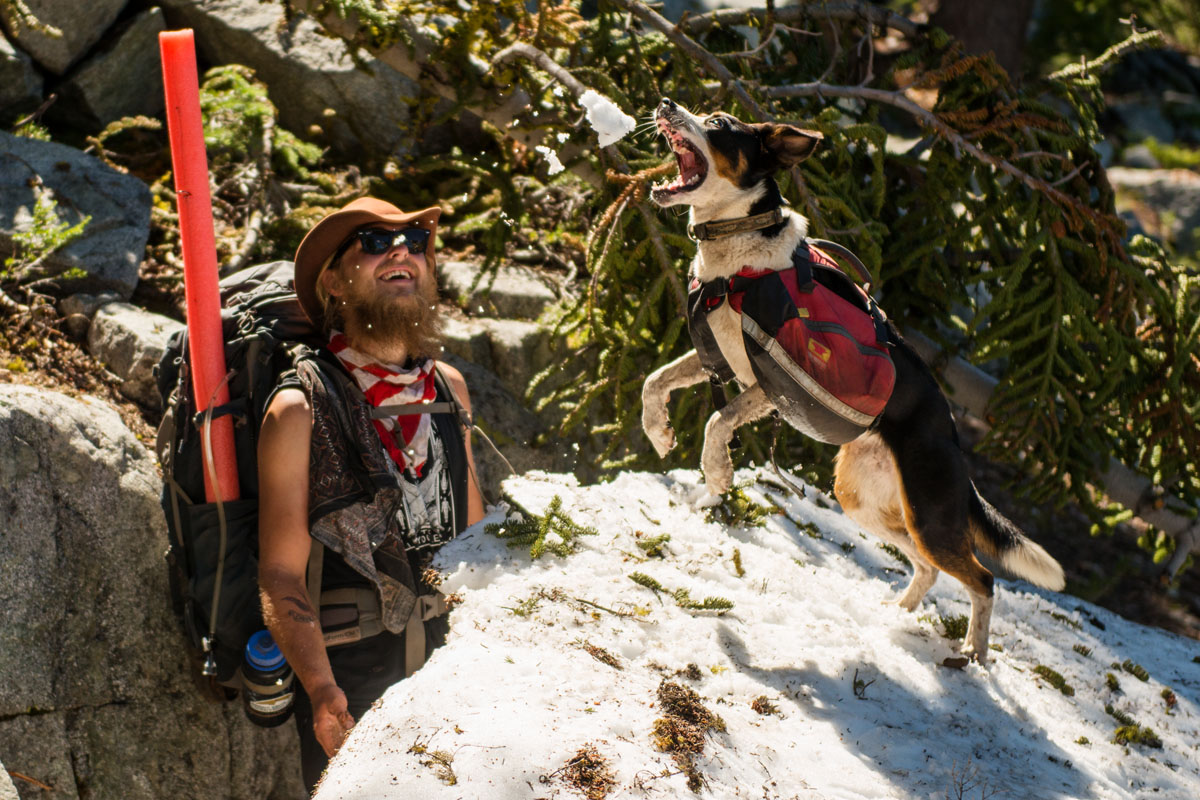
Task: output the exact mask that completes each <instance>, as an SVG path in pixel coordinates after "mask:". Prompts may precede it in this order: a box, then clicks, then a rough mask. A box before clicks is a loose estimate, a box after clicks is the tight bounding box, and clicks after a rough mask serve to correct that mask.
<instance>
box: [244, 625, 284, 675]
mask: <svg viewBox="0 0 1200 800" xmlns="http://www.w3.org/2000/svg"><path fill="white" fill-rule="evenodd" d="M246 661H248V662H250V665H251V666H253V667H255V668H257V669H262V670H272V669H275V668H276V667H278V666H279V665H280V664H282V663H284V658H283V653H282V652H280V650H279V645H277V644H275V640H274V639H273V638H271V632H270V631H259V632H258V633H255V634H254V635H252V636H251V637H250V641H248V642H246Z"/></svg>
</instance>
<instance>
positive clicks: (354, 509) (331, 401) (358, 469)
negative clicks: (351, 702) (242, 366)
mask: <svg viewBox="0 0 1200 800" xmlns="http://www.w3.org/2000/svg"><path fill="white" fill-rule="evenodd" d="M285 385H291V386H296V387H297V388H300V389H302V390H303V391H304V393H305V395H306V396H307V397H308V400H309V403H310V405H311V407H312V415H313V425H312V444H311V447H310V455H309V507H308V522H309V531H310V533H311V535H312V537H313V538H314V539H316V540H317V541H318V542H320V543H321V544H322V545H324V547H325V548H326V550H327V551H332V552H333V553H336V554H337V556H340V560H341V561H343V562H344V565H345V567H349V569H348V570H347V569H345V568H344V567H343V566H342V565H341V564H339V563H338V561H339V559H338V558H333V557H330V556H329V553H328V552H327V553H326V558H327V565H326V567H325V568H324V571H323V575H322V587H323V588H333V586H334V585H335V584H340V586H338V588H341V586H345V585H353V584H354V583H355V582H356V578H357V580H358V581H359V582H360V583H361V582H365V584H366V585H370V586H374V587H375V588H376V589H377V591H378V595H379V600H380V621H381V622H382V623H383V626H384V628H386V629H387V630H389V631H392V632H393V633H399V632H400V631H402V630H404V627H405V624H406V623H407V622H408V620H409V617H410V615H411V614H412V611H413V608H414V606H415V604H416V602H417V598H418V596H420V595H426V594H432V593H433V591H434V590H433V588H432V587H431V586H429V585H428V584H427V583H426V582H425V581H424V580H423V579H422V577H421V573H422V571H423V569H424V567H426V566H427V565H428V562H429V561H430V559H431V558H432V556H433V554H434V553H435V552H436V551H437V550H438V548H440V547H441V546H442V545H443V544H445V543H446V542H448V541H450V540H451V539H453V538H454V536H455V535H457V534H458V533H459V532H460V531H461V530H462V529H463V528H465V527H466V520H467V512H466V505H467V503H466V500H467V463H466V449H465V444H464V441H463V435H462V430H461V429H460V427H459V423H458V420H456V419H455V418H454V417H453V415H450V414H435V415H434V417H433V423H434V424H433V433H432V435H431V437H430V457H429V459H428V460H427V462H426V464H425V467H424V470H423V473H422V474H421V475H414V474H412V473H411V472H408V471H405V472H401V471H400V470H399V468H398V467H397V465H396V463H395V462H394V461H393V460H392V459H391V458H390V457H389V456H388V454H387V451H386V450H385V449H384V447H383V443H382V442H381V441H380V439H379V434H378V432H377V431H376V429H375V427H374V425H372V423H371V417H370V412H371V406H370V405H369V404H368V403H367V402H366V401H365V400H364V399H362V398H361V396H359V395H358V393H356V392H355V391H354V390H353V389H354V387H353V380H352V379H351V378H350V377H349V376H348V375H346V374H345V372H344V371H343V370H342V369H341V367H340V366H336V365H332V364H330V363H328V361H327V360H325V359H321V360H319V361H304V362H301V363H300V364H299V365H298V366H297V369H296V372H295V375H294V378H290V379H286V380H285V381H283V382H282V383H281V387H282V386H285ZM437 389H438V394H437V399H438V400H446V399H449V398H448V397H447V395H448V394H449V393H450V391H451V390H450V389H449V387H448V386H447V385H446V384H445V382H444V381H443V380H442V379H441V376H440V375H438V379H437Z"/></svg>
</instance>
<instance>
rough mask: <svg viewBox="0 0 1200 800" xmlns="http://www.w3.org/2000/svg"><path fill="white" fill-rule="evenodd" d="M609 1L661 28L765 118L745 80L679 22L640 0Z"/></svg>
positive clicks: (759, 118) (756, 114)
mask: <svg viewBox="0 0 1200 800" xmlns="http://www.w3.org/2000/svg"><path fill="white" fill-rule="evenodd" d="M609 1H610V2H611V3H612V4H613V5H615V6H617V7H619V8H623V9H624V10H626V11H628V12H629V13H631V14H633V15H634V16H635V17H637V18H638V19H640V20H642V21H643V22H645V23H647V24H648V25H650V26H651V27H652V28H654V29H656V30H658V31H659V32H660V33H662V34H663V35H664V36H666V37H667V39H669V40H670V41H671V42H673V43H674V44H675V46H676V47H678V48H679V49H680V50H682V51H683V52H684V53H686V54H687V55H688V56H690V57H691V58H693V59H695V60H696V61H697V62H698V63H700V64H701V65H702V66H703V67H704V69H705V70H706V71H707V72H708V73H709V74H711V75H712V76H713V77H714V78H716V79H717V80H719V81H720V82H721V85H722V86H724V87H727V88H728V89H729V90H730V91H732V92H733V95H734V97H736V98H737V100H738V102H739V103H741V104H742V107H743V108H745V109H747V110H749V112H750V114H751V116H753V117H754V119H755V121H762V120H763V119H766V114H765V113H764V112H763V110H762V108H761V107H760V106H759V105H758V103H757V102H756V101H755V100H754V98H752V97H751V96H750V95H749V93H747V92H746V89H745V87H744V86H742V82H741V81H739V80H738V79H737V78H735V77H734V76H733V73H732V72H730V71H729V69H728V68H727V67H726V66H725V65H724V64H722V63H721V61H720V60H719V59H718V58H717V57H716V56H714V55H713V54H712V53H710V52H709V51H708V50H706V49H704V48H703V47H701V46H700V45H699V44H697V43H696V41H695V40H694V39H692V38H691V37H690V36H688V35H687V34H685V33H683V32H682V31H681V30H680V29H679V28H678V27H677V26H675V25H672V24H671V23H670V22H669V21H668V20H667V19H666V18H665V17H663V16H662V15H661V14H659V13H658V12H657V11H654V10H653V9H650V8H647V7H646V6H644V5H642V4H641V3H639V2H637V0H609Z"/></svg>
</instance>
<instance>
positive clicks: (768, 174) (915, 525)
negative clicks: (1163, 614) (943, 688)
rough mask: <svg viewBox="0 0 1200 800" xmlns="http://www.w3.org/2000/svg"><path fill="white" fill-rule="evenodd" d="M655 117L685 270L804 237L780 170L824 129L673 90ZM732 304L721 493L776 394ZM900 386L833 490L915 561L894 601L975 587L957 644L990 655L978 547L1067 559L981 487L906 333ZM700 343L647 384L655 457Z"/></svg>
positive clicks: (665, 197) (1024, 564) (986, 586)
mask: <svg viewBox="0 0 1200 800" xmlns="http://www.w3.org/2000/svg"><path fill="white" fill-rule="evenodd" d="M655 119H656V122H657V124H658V129H659V131H660V132H661V133H662V134H663V135H664V136H665V137H666V138H667V140H668V141H669V142H670V145H671V148H672V150H673V151H674V152H675V156H676V159H677V161H678V164H679V176H678V177H677V178H676V179H674V180H673V181H670V182H669V183H664V184H660V185H658V186H655V187H654V188H653V191H652V194H651V197H652V199H653V200H654V202H656V203H657V204H658V205H660V206H664V207H667V206H675V205H687V206H690V223H691V224H690V225H689V232H691V233H692V235H693V237H694V238H696V239H697V240H698V242H699V243H698V252H697V254H696V258H695V260H694V261H693V262H692V266H691V277H692V278H693V279H696V280H698V281H699V282H701V283H704V282H708V281H712V280H714V279H719V278H729V277H731V276H733V275H735V274H736V273H737V272H738V271H739V270H740V269H742V268H743V267H745V266H747V265H750V266H753V267H754V268H755V269H759V270H764V269H766V270H785V269H788V268H790V267H791V266H792V252H793V250H795V249H796V247H797V245H799V244H800V243H801V242H802V241H803V240H804V239H805V236H806V234H807V229H808V221H807V220H806V219H805V218H804V217H803V216H801V215H800V214H798V213H796V212H795V211H792V210H791V209H790V208H788V207H787V206H786V204H785V203H784V201H783V198H782V196H781V195H780V193H779V188H778V186H777V185H776V183H775V179H774V178H773V177H772V176H773V174H774V173H775V172H776V171H778V170H780V169H787V168H790V167H792V166H793V165H795V164H797V163H798V162H800V161H802V160H803V159H805V158H807V157H808V156H809V155H811V154H812V152H813V150H815V149H816V147H817V144H818V143H819V141H820V139H821V135H820V134H819V133H814V132H812V131H806V130H803V129H801V128H797V127H795V126H792V125H787V124H781V123H763V124H757V125H751V124H746V123H743V122H741V121H739V120H737V119H735V118H734V117H731V116H730V115H728V114H723V113H716V114H710V115H708V116H696V115H694V114H691V113H689V112H688V111H687V110H685V109H683V108H681V107H680V106H678V105H676V104H675V103H674V102H672V101H671V100H669V99H664V100H663V101H662V103H660V104H659V106H658V108H657V110H656V112H655ZM731 305H732V304H730V303H728V302H726V303H724V304H723V305H722V306H721V307H719V308H717V309H716V310H714V311H712V312H711V313H709V314H708V315H707V321H708V325H709V327H710V328H711V330H712V333H713V335H714V338H715V339H716V343H717V345H718V346H719V348H720V353H721V356H722V357H723V358H724V360H725V362H727V363H728V365H729V366H730V367H731V368H732V371H733V373H734V375H735V376H736V378H737V381H738V383H739V384H740V386H741V392H740V393H739V394H738V395H737V397H735V398H734V399H733V400H732V401H731V402H730V403H729V404H728V405H727V406H725V407H724V408H723V409H721V410H720V411H718V412H717V413H714V414H713V415H712V417H711V418H710V419H709V420H708V423H707V425H706V427H705V438H704V449H703V454H702V456H701V466H702V469H703V472H704V477H705V482H706V484H707V487H708V491H709V492H710V493H713V494H722V493H724V492H725V491H727V490H728V489H729V487H730V484H731V482H732V479H733V463H732V461H731V460H730V456H729V447H728V445H729V441H730V439H731V437H732V435H733V433H734V431H735V430H736V429H737V428H738V427H740V426H742V425H745V424H746V423H749V422H752V421H754V420H756V419H759V418H761V417H764V416H766V415H767V414H769V413H770V412H771V411H772V410H773V409H774V408H775V401H774V400H773V399H772V398H771V397H769V396H768V395H767V393H766V392H764V390H763V388H762V387H761V386H760V385H759V382H758V381H757V380H756V378H755V374H754V372H753V370H752V369H751V364H750V361H749V358H748V356H747V353H746V349H745V345H744V343H743V337H742V325H741V321H740V320H739V315H738V313H737V312H736V311H735V310H733V308H732V307H731ZM891 355H892V361H893V363H894V365H895V370H896V381H895V388H894V390H893V392H892V394H891V398H890V399H889V400H888V402H887V405H886V407H885V408H884V410H883V412H882V413H881V414H879V416H878V418H877V419H876V420H875V422H874V424H873V425H872V426H871V428H870V430H868V431H867V432H866V433H864V434H863V435H861V436H859V437H858V438H857V439H854V440H853V441H850V442H849V443H847V444H843V445H842V446H841V449H840V450H839V451H838V454H837V459H836V462H835V463H836V480H835V483H834V494H835V495H836V496H837V499H838V502H840V503H841V505H842V508H843V510H844V511H845V513H846V514H847V515H848V516H849V517H850V518H851V519H853V520H854V521H855V522H857V523H858V524H860V525H862V526H863V527H864V528H866V529H868V530H869V531H871V532H872V533H874V534H875V535H876V536H879V537H880V538H881V539H883V540H885V541H887V542H890V543H892V544H894V545H896V546H897V547H898V548H900V550H901V551H903V552H904V554H905V555H906V556H908V558H909V560H910V561H911V562H912V564H913V568H914V574H913V577H912V580H911V582H910V583H909V585H908V588H907V589H906V590H905V591H904V594H903V595H901V597H900V598H899V600H898V601H897V602H898V603H899V605H900V606H902V607H903V608H905V609H907V610H909V611H911V610H913V609H915V608H916V607H917V605H918V604H919V603H920V602H921V599H922V598H923V597H924V596H925V593H926V592H927V591H928V590H929V588H930V587H931V586H932V585H933V583H934V581H935V580H936V579H937V575H938V571H939V570H941V571H943V572H947V573H949V574H950V575H953V576H954V577H955V578H957V579H958V580H959V581H961V582H962V584H963V585H964V586H965V587H966V588H967V591H968V592H970V595H971V621H970V625H969V627H968V630H967V635H966V639H965V641H964V644H963V647H962V652H963V654H964V655H968V656H971V657H972V658H974V659H975V660H977V661H979V662H983V661H985V660H986V659H987V641H988V626H989V623H990V620H991V612H992V601H993V600H992V598H993V589H992V584H993V577H992V574H991V573H990V572H989V571H988V570H987V569H986V568H984V566H983V565H982V564H980V562H979V560H978V559H977V558H976V550H978V551H979V552H981V553H983V554H985V555H986V556H987V557H989V558H992V559H994V560H995V561H996V562H997V563H998V564H1000V565H1001V566H1002V567H1003V568H1004V569H1005V570H1007V571H1009V572H1011V573H1013V574H1015V575H1017V576H1019V577H1022V578H1025V579H1027V580H1029V581H1031V582H1033V583H1035V584H1038V585H1039V586H1044V587H1046V588H1049V589H1053V590H1056V591H1057V590H1059V589H1061V588H1062V587H1063V583H1064V581H1063V572H1062V568H1061V567H1060V566H1059V564H1058V562H1056V561H1055V560H1054V559H1053V558H1052V557H1051V556H1050V555H1049V554H1048V553H1047V552H1046V551H1045V550H1043V549H1042V548H1041V547H1040V546H1039V545H1037V544H1036V543H1034V542H1033V541H1031V540H1029V539H1028V538H1027V537H1026V536H1025V535H1024V534H1023V533H1022V532H1021V531H1020V530H1019V529H1018V528H1017V527H1016V525H1014V524H1013V523H1012V522H1010V521H1009V520H1008V519H1006V518H1005V517H1004V516H1003V515H1001V514H1000V512H998V511H997V510H996V509H995V508H993V507H992V506H991V505H990V504H989V503H988V502H987V501H986V500H984V499H983V498H982V497H981V496H980V495H979V493H978V492H977V491H976V489H975V485H974V484H973V483H972V482H971V479H970V477H969V476H968V473H967V462H966V458H965V456H964V454H963V452H962V450H961V449H960V447H959V443H958V434H957V431H956V429H955V425H954V419H953V418H952V416H951V412H950V406H949V403H948V402H947V400H946V398H945V396H944V395H943V394H942V392H941V390H940V389H939V388H938V385H937V381H936V380H935V379H934V377H933V375H932V373H931V372H930V370H929V368H928V367H927V366H926V365H925V364H924V362H923V361H922V360H921V358H920V357H919V356H918V355H917V354H916V353H915V352H914V351H913V350H912V348H911V347H909V346H908V345H907V344H905V343H904V342H903V341H899V342H896V343H894V345H893V347H892V351H891ZM708 377H709V375H708V374H707V372H706V370H705V368H704V366H703V365H702V364H701V360H700V357H699V356H698V355H697V352H696V351H695V350H693V351H692V352H690V353H688V354H687V355H685V356H683V357H682V358H679V359H678V360H676V361H674V362H672V363H670V364H668V365H666V366H665V367H662V368H661V369H659V370H657V371H655V372H654V373H653V374H652V375H650V377H649V378H648V379H647V380H646V383H645V385H644V386H643V389H642V401H643V408H642V426H643V428H644V429H645V431H646V435H647V436H648V437H649V438H650V441H651V442H652V443H653V444H654V448H655V450H657V451H658V453H659V455H660V456H665V455H666V454H667V452H668V451H669V450H670V449H671V448H672V447H674V445H675V436H674V432H673V431H672V430H671V425H670V421H669V420H668V417H667V405H666V404H667V401H668V399H669V395H670V393H671V392H672V391H673V390H675V389H680V388H683V387H685V386H691V385H693V384H696V383H700V382H702V381H705V380H707V379H708Z"/></svg>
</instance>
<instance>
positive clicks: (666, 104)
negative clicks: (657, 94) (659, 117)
mask: <svg viewBox="0 0 1200 800" xmlns="http://www.w3.org/2000/svg"><path fill="white" fill-rule="evenodd" d="M674 109H675V101H674V100H672V99H671V98H669V97H664V98H663V99H662V100H660V101H659V103H658V110H659V111H673V110H674Z"/></svg>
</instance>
